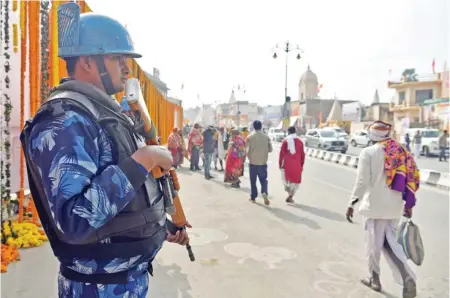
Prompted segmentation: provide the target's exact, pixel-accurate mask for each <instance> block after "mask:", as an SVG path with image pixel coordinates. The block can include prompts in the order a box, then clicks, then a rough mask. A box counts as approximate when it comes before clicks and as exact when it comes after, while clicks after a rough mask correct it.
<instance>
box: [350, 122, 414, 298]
mask: <svg viewBox="0 0 450 298" xmlns="http://www.w3.org/2000/svg"><path fill="white" fill-rule="evenodd" d="M390 130H391V125H390V124H387V123H384V122H381V121H376V122H374V123H373V124H371V125H370V126H369V128H368V133H369V138H370V139H371V140H372V141H373V142H374V143H375V144H374V145H373V146H370V147H367V148H365V149H363V150H362V151H361V155H360V157H359V163H358V172H357V177H356V183H355V187H354V189H353V192H352V195H351V198H350V201H349V205H348V208H347V214H346V215H347V219H348V220H349V221H350V222H351V221H352V217H353V209H354V208H355V206H356V205H357V204H358V203H360V207H359V213H360V214H361V215H362V216H364V217H365V219H366V222H365V230H366V249H367V257H368V259H367V263H368V271H369V277H367V278H365V279H362V280H361V282H362V283H363V284H364V285H366V286H367V287H369V288H371V289H372V290H374V291H377V292H380V291H381V288H382V286H381V282H380V257H381V252H383V254H384V256H385V258H386V260H387V263H388V265H389V267H390V268H391V270H392V272H393V275H394V280H395V281H396V282H397V283H399V284H400V285H402V286H403V297H404V298H413V297H416V276H415V274H414V273H413V271H412V270H411V268H410V267H409V265H408V263H407V257H406V255H405V253H404V251H403V248H402V246H401V245H400V244H399V243H398V242H397V241H396V230H397V227H398V224H399V220H400V218H401V216H402V214H403V216H405V217H411V216H412V208H413V207H414V205H415V203H416V198H415V192H416V191H417V190H418V188H419V181H420V177H419V172H418V170H417V167H416V164H415V161H414V158H413V157H412V155H411V154H410V153H409V152H408V151H407V150H406V149H405V148H404V147H402V146H401V145H400V144H399V143H398V142H396V141H395V140H393V139H391V138H390V137H389V133H390Z"/></svg>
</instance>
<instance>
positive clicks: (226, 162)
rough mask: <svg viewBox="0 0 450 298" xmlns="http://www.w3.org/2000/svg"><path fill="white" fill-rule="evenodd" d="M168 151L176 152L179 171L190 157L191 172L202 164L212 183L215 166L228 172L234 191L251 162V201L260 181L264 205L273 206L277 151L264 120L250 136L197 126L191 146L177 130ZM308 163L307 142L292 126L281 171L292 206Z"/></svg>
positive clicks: (281, 157) (244, 132)
mask: <svg viewBox="0 0 450 298" xmlns="http://www.w3.org/2000/svg"><path fill="white" fill-rule="evenodd" d="M168 148H169V150H170V152H171V153H172V157H173V166H174V167H175V168H178V167H179V166H180V165H181V164H183V162H184V159H185V158H186V159H188V160H189V162H190V170H191V171H201V168H200V161H201V162H202V167H203V173H204V176H205V179H207V180H210V179H213V178H215V177H214V176H212V175H211V164H213V165H214V169H215V170H216V171H218V172H224V183H227V184H230V186H231V187H232V188H240V185H241V177H242V176H243V175H244V168H245V167H244V165H245V162H246V160H248V164H249V176H250V185H251V193H250V198H249V200H250V201H251V202H255V200H256V198H257V197H258V189H257V186H256V182H257V180H259V182H260V184H261V196H262V197H263V199H264V203H265V204H266V205H270V201H269V195H268V183H267V161H268V157H269V153H270V152H272V150H273V149H272V143H271V141H270V138H269V137H268V136H267V135H266V134H265V133H264V132H263V131H262V123H261V122H260V121H255V122H254V123H253V132H252V133H251V134H250V135H249V132H248V129H247V128H246V127H244V128H242V129H241V130H239V129H237V128H234V127H232V128H229V129H226V128H224V127H213V126H207V127H205V128H203V127H201V126H200V125H199V124H195V125H194V126H193V127H192V129H191V131H190V132H189V134H188V141H187V147H186V145H185V141H184V139H183V133H182V131H181V130H180V129H177V128H174V129H173V131H172V133H171V134H170V136H169V140H168ZM304 162H305V153H304V148H303V143H302V141H301V140H300V139H299V138H298V137H297V134H296V129H295V127H290V128H289V129H288V136H287V137H286V139H285V141H284V142H283V143H282V146H281V150H280V154H279V168H280V169H281V172H282V177H283V182H284V187H285V190H286V192H287V194H288V196H287V198H286V202H288V203H293V202H294V200H293V196H294V194H295V193H296V191H297V189H298V187H299V185H300V183H301V176H302V171H303V165H304ZM218 165H219V166H220V168H218Z"/></svg>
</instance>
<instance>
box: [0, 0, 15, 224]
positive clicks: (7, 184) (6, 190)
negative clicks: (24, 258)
mask: <svg viewBox="0 0 450 298" xmlns="http://www.w3.org/2000/svg"><path fill="white" fill-rule="evenodd" d="M2 2H3V9H2V11H4V13H5V14H4V18H2V19H3V28H1V29H3V36H2V37H3V42H2V44H3V55H4V56H5V64H4V65H3V67H4V73H5V77H4V80H5V83H6V84H5V85H6V90H5V91H4V92H3V96H4V101H3V107H4V110H3V117H4V120H5V125H4V126H3V127H2V129H3V134H4V136H3V134H2V139H3V140H2V141H3V148H4V150H5V151H4V152H5V156H4V160H3V159H2V161H1V166H0V167H1V168H2V173H1V175H0V177H1V180H2V185H1V199H2V202H5V203H6V204H7V203H8V202H9V200H10V196H11V142H10V121H11V111H12V104H11V98H10V96H9V94H8V89H9V83H10V79H9V72H10V71H11V66H10V62H9V60H10V58H11V56H10V54H9V47H10V35H9V30H10V28H9V21H10V20H9V4H10V2H9V1H7V0H6V1H2ZM1 29H0V30H1ZM3 182H4V184H3ZM2 216H3V212H2Z"/></svg>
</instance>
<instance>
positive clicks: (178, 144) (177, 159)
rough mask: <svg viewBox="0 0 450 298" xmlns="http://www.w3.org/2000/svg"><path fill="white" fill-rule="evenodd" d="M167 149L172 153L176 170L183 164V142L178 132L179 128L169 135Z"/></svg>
mask: <svg viewBox="0 0 450 298" xmlns="http://www.w3.org/2000/svg"><path fill="white" fill-rule="evenodd" d="M167 143H168V144H167V147H168V148H169V151H170V153H172V158H173V167H174V168H175V169H176V168H178V166H179V165H180V164H181V159H182V158H183V155H182V140H181V137H180V134H179V132H178V128H174V129H173V130H172V132H171V133H170V135H169V139H168V142H167Z"/></svg>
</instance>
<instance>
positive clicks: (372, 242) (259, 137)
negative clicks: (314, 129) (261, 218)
mask: <svg viewBox="0 0 450 298" xmlns="http://www.w3.org/2000/svg"><path fill="white" fill-rule="evenodd" d="M261 128H262V124H261V122H259V121H255V122H254V123H253V131H254V132H252V133H251V134H250V135H247V132H246V130H244V132H241V131H239V130H238V129H236V128H231V129H229V130H226V129H225V128H223V127H222V128H214V127H212V126H208V127H206V128H205V129H202V127H201V126H200V125H198V124H195V125H194V127H193V129H192V130H191V132H190V133H189V137H188V148H187V149H184V147H183V145H182V144H183V141H182V140H179V138H180V134H179V133H177V130H174V132H173V136H172V137H173V138H175V137H174V136H176V138H177V139H178V140H179V141H177V142H169V148H170V150H171V152H172V154H174V156H173V159H174V166H176V167H177V166H179V165H180V156H182V155H187V154H189V155H190V156H191V159H190V163H191V164H190V169H191V170H192V171H199V170H200V166H199V160H203V168H204V174H205V179H208V180H209V179H211V178H213V177H212V176H211V174H210V165H211V160H214V167H215V169H216V170H218V169H217V161H219V162H220V166H221V169H219V171H224V172H225V174H224V182H225V183H230V184H231V187H235V188H239V187H240V183H241V180H240V177H242V176H243V171H244V163H245V160H246V159H248V164H249V176H250V185H251V193H250V198H249V200H250V201H251V202H255V200H256V198H257V197H258V189H257V186H256V181H257V180H259V182H260V184H261V196H262V198H263V200H264V203H265V204H266V205H270V201H269V196H268V193H269V192H268V181H267V176H268V173H267V161H268V155H269V153H270V152H272V149H273V148H272V144H271V141H270V138H269V137H268V136H267V135H266V134H265V133H263V132H262V130H261ZM391 128H392V126H391V125H390V124H387V123H384V122H381V121H376V122H374V123H373V124H372V125H370V126H369V128H368V133H369V137H370V139H371V141H372V146H369V147H367V148H365V149H363V150H362V152H361V155H360V159H359V164H358V172H357V178H356V183H355V186H354V189H353V191H352V195H351V198H350V201H349V204H348V209H347V212H346V217H347V219H348V220H349V222H352V217H353V212H354V208H356V206H357V205H359V209H358V212H359V213H360V214H361V215H362V216H364V217H365V219H366V224H365V226H366V228H365V230H366V234H367V235H366V239H367V243H366V245H367V256H368V269H369V270H368V271H369V276H368V277H367V278H365V279H362V280H361V282H362V283H363V284H364V285H366V286H367V287H369V288H371V289H372V290H374V291H377V292H379V291H381V289H382V286H381V282H380V256H381V252H383V253H384V255H385V257H386V259H387V262H388V264H389V266H390V268H391V270H392V272H393V274H394V278H395V280H396V281H397V282H398V283H399V284H401V285H403V297H408V298H412V297H415V296H416V276H415V274H414V272H413V271H412V270H411V268H410V267H409V265H408V263H407V257H406V255H405V252H404V248H403V247H402V245H400V244H399V243H398V242H397V241H396V234H395V231H396V229H397V226H398V223H399V219H400V217H401V216H402V215H403V216H404V217H407V218H410V217H411V216H412V208H413V207H414V206H415V203H416V198H415V192H416V191H417V190H418V188H419V184H420V177H419V171H418V169H417V167H416V164H415V161H414V157H413V154H410V153H409V151H410V150H409V146H408V147H403V146H402V145H401V144H400V143H399V142H397V141H396V140H395V139H394V137H393V136H392V135H393V134H392V133H391ZM287 132H288V133H287V136H286V137H285V138H284V140H283V141H282V143H281V148H280V153H279V158H278V166H279V169H280V171H281V174H282V179H283V183H284V189H285V191H286V192H287V197H286V202H287V203H294V199H293V197H294V195H295V193H296V192H297V190H298V189H299V185H300V184H301V182H302V172H303V167H304V163H305V152H304V146H303V142H302V141H301V140H300V138H298V137H297V133H296V128H295V127H289V128H288V130H287ZM444 135H445V137H446V136H447V135H446V133H445V134H444ZM407 145H409V144H407ZM199 157H201V158H199ZM223 163H225V168H224V167H223Z"/></svg>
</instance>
